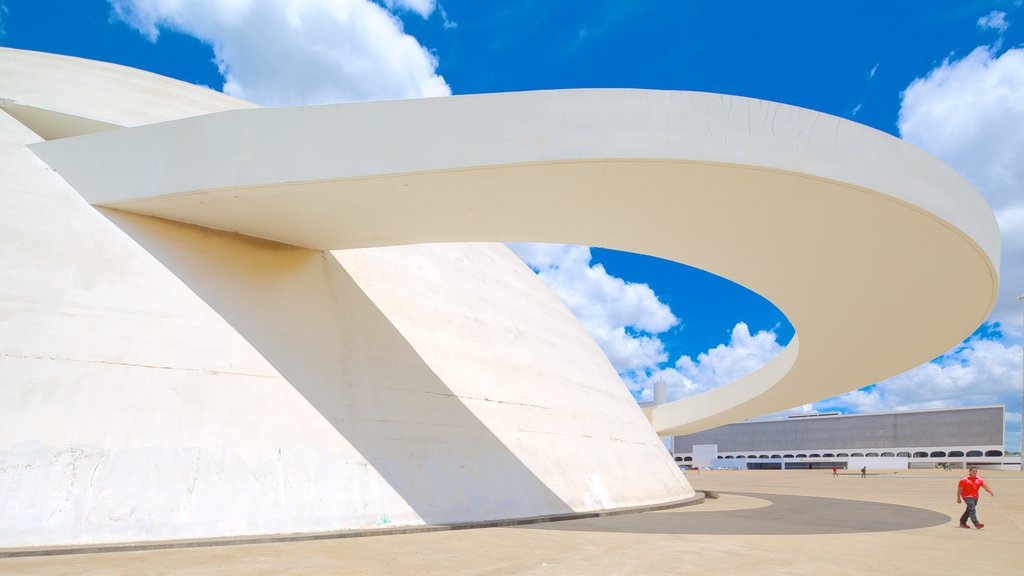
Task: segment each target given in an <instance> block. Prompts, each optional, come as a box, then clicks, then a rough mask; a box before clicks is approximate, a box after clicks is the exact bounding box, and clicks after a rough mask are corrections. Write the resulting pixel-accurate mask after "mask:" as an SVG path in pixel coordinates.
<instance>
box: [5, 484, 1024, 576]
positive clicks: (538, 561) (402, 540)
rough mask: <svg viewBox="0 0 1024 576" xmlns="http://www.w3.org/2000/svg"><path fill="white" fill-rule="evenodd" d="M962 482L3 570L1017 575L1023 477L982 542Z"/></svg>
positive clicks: (836, 487)
mask: <svg viewBox="0 0 1024 576" xmlns="http://www.w3.org/2000/svg"><path fill="white" fill-rule="evenodd" d="M962 473H963V472H962V471H939V470H903V471H899V472H889V473H877V474H873V475H870V476H869V477H868V478H864V479H861V478H860V477H859V475H844V476H840V477H839V478H832V477H831V472H830V471H827V470H825V471H817V470H814V471H786V472H779V471H747V472H739V471H701V472H700V474H699V475H698V474H697V473H695V472H690V473H689V479H690V481H691V482H692V483H693V485H694V487H695V488H697V489H698V490H714V491H717V492H719V493H720V495H721V497H720V498H719V499H717V500H710V499H709V500H707V501H706V502H705V503H704V504H701V505H699V506H689V507H684V508H678V509H674V510H665V511H659V512H647V513H643V514H633V515H622V516H611V517H604V518H593V519H585V520H572V521H565V522H557V523H548V524H538V525H533V526H521V527H511V528H484V529H474V530H460V531H451V532H435V533H422V534H404V535H395V536H379V537H367V538H349V539H341V540H321V541H308V542H292V543H278V544H257V545H241V546H224V547H213V548H191V549H176V550H154V551H146V552H126V553H108V554H81V555H71V556H49V557H33V558H7V559H0V574H2V575H5V576H6V575H8V574H10V575H14V574H18V575H26V576H27V575H50V574H96V575H114V574H132V575H144V574H197V575H229V574H275V575H276V574H285V575H295V576H299V575H307V574H416V575H431V574H439V575H440V574H444V575H450V574H526V575H534V574H679V573H684V572H691V573H712V572H718V573H729V574H753V573H757V574H793V575H803V574H807V575H811V574H813V575H820V574H824V573H837V574H852V575H858V574H871V575H872V576H877V574H878V573H879V571H884V572H885V573H892V572H896V573H900V572H903V573H907V574H938V575H942V574H960V573H962V572H963V570H964V569H966V568H967V567H970V569H971V570H972V572H975V573H988V574H1011V573H1015V571H1017V570H1018V569H1019V566H1020V557H1021V550H1020V548H1021V545H1022V544H1024V474H1022V473H1020V472H995V471H992V472H984V473H983V474H982V476H984V477H985V478H986V479H988V480H989V482H990V483H991V484H990V485H991V486H992V489H993V490H994V491H995V493H996V497H995V498H991V497H988V495H987V494H985V495H982V499H981V502H980V503H979V506H978V512H979V517H980V519H981V520H982V522H984V523H985V524H986V527H985V529H983V530H974V529H971V530H963V529H961V528H959V527H958V526H957V518H958V517H959V515H960V513H961V512H962V508H961V507H960V506H958V505H957V504H956V501H955V500H956V499H955V489H956V480H957V479H958V478H959V477H960V476H961V475H962Z"/></svg>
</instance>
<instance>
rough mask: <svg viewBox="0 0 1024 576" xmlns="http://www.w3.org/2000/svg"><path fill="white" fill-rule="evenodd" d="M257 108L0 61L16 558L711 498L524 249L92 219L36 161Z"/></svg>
mask: <svg viewBox="0 0 1024 576" xmlns="http://www.w3.org/2000/svg"><path fill="white" fill-rule="evenodd" d="M244 106H249V105H248V104H246V103H240V102H239V101H237V100H234V99H231V98H228V97H225V96H224V95H223V94H218V93H215V92H212V91H210V90H205V89H202V88H199V87H196V86H190V85H187V84H184V83H181V82H175V81H171V80H169V79H166V78H160V77H158V76H155V75H152V74H148V73H144V72H141V71H138V70H131V69H127V68H123V67H120V66H112V65H109V64H103V63H99V62H88V61H83V60H78V59H66V58H62V57H58V56H52V55H45V54H36V53H28V52H23V51H18V50H10V49H2V48H0V108H2V110H0V546H3V547H19V546H20V547H26V546H55V545H72V544H89V543H92V544H98V543H115V542H134V541H140V540H142V541H153V540H169V539H181V538H203V537H232V536H248V535H260V534H279V533H296V532H298V533H303V532H305V533H308V532H321V531H330V530H346V529H360V528H373V527H377V526H422V525H426V524H446V523H453V522H472V521H481V520H488V519H505V518H518V517H528V516H539V515H548V514H563V513H569V512H574V511H589V510H601V509H608V508H620V507H629V506H635V505H645V504H654V503H664V502H671V501H675V500H680V499H685V498H687V497H689V496H691V495H692V494H693V490H692V489H691V488H690V487H689V485H688V484H687V483H686V480H685V478H683V476H682V475H681V474H680V473H679V470H678V468H677V467H676V465H675V464H674V463H673V462H672V458H671V457H670V456H669V454H668V453H667V452H666V451H665V448H664V446H663V444H662V443H661V441H660V440H659V439H658V437H657V436H656V435H655V433H654V431H653V430H652V429H651V427H650V424H649V422H648V421H647V420H646V418H644V416H643V414H642V412H641V411H640V409H639V407H637V405H636V403H635V402H634V401H633V399H632V397H631V396H630V395H629V393H628V391H627V390H626V389H625V387H624V386H623V385H622V382H621V380H620V379H619V378H618V375H617V374H616V373H615V370H614V368H612V366H611V364H610V363H609V362H608V360H607V358H606V357H605V356H604V354H603V353H602V352H601V350H600V348H599V347H598V346H597V344H596V343H595V342H594V341H593V339H592V338H591V337H590V336H589V334H587V332H586V330H585V329H584V328H583V327H582V326H581V325H580V324H579V322H578V321H577V320H576V319H575V318H574V317H573V316H572V313H571V312H570V311H569V310H568V309H567V308H566V307H565V305H564V304H562V302H561V301H560V300H558V298H557V297H556V296H555V295H554V294H553V293H552V292H551V291H550V290H549V289H548V288H547V287H546V286H545V285H544V284H543V283H542V282H541V281H540V280H539V279H538V278H537V277H536V275H535V274H533V273H532V272H531V271H530V270H529V269H528V268H527V267H526V266H525V265H524V264H523V263H522V262H521V261H520V260H519V259H518V258H516V257H515V255H514V254H512V253H511V251H509V250H508V249H507V248H506V247H504V246H502V245H500V244H447V245H433V246H396V247H391V248H385V249H366V250H354V251H348V252H328V251H319V250H309V249H306V248H299V247H295V246H287V245H283V244H278V243H274V242H267V241H265V240H258V239H255V238H252V237H250V236H242V235H238V234H231V233H227V232H218V231H214V230H210V229H208V228H200V227H196V226H190V225H187V224H181V223H176V222H170V221H167V220H162V219H158V218H151V217H146V216H139V215H134V214H127V213H124V212H118V211H116V210H105V209H96V208H94V207H93V206H91V205H90V204H89V203H88V202H86V201H85V199H83V198H82V197H81V196H80V195H79V194H78V192H77V191H76V190H75V189H74V188H72V187H71V186H69V185H68V183H67V182H66V181H65V180H63V179H62V178H61V177H60V176H59V175H57V174H56V173H54V172H53V170H51V169H50V168H49V167H47V166H46V165H45V164H44V163H43V162H42V161H40V160H39V158H37V157H36V156H35V154H33V153H32V152H31V151H30V150H29V148H28V145H30V144H32V143H38V142H40V141H42V140H44V139H45V138H47V137H51V138H54V137H61V136H70V135H72V134H74V133H79V132H82V131H85V132H90V131H95V130H101V131H104V130H105V131H117V130H114V129H112V128H116V127H117V125H123V126H134V125H138V124H147V123H149V122H156V121H164V120H172V119H175V118H180V117H183V116H190V115H195V114H203V113H209V112H216V111H220V110H227V109H231V108H237V107H244ZM183 147H187V146H179V145H172V146H170V147H169V149H168V150H169V154H170V153H173V151H180V150H181V149H182V148H183ZM171 169H173V168H171ZM153 176H154V177H159V176H160V175H159V174H154V175H153Z"/></svg>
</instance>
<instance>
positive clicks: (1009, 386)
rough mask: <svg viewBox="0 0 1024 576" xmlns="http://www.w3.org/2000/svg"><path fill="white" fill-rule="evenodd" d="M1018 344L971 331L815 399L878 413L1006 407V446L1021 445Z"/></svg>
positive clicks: (830, 406)
mask: <svg viewBox="0 0 1024 576" xmlns="http://www.w3.org/2000/svg"><path fill="white" fill-rule="evenodd" d="M1020 387H1021V346H1020V345H1017V344H1014V345H1011V344H1008V343H1006V342H1005V341H1002V340H998V339H993V338H991V337H982V336H974V337H971V338H969V339H967V340H966V341H965V342H964V343H963V344H962V345H961V346H958V347H956V348H954V349H953V350H951V351H949V352H948V353H946V354H944V355H943V356H940V357H939V358H937V359H936V360H934V361H933V362H929V363H927V364H922V365H920V366H918V367H916V368H913V369H911V370H909V371H907V372H904V373H903V374H900V375H899V376H895V377H893V378H889V379H888V380H884V381H882V382H879V383H878V384H877V385H875V386H870V387H868V388H865V389H863V390H855V391H853V392H849V393H847V394H843V395H842V396H838V397H836V398H833V399H831V400H827V401H824V402H819V403H817V404H816V405H815V406H816V407H817V408H818V409H820V410H836V409H838V410H841V411H844V412H881V411H893V410H897V411H898V410H923V409H929V408H950V407H956V406H981V405H986V404H1003V405H1005V406H1006V411H1007V412H1006V420H1007V437H1006V441H1007V446H1008V447H1009V449H1010V450H1016V449H1017V448H1016V447H1019V446H1020V410H1021V397H1020V395H1021V388H1020Z"/></svg>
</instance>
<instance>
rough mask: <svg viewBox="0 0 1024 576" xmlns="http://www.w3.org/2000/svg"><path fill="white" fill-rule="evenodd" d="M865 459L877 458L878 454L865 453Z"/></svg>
mask: <svg viewBox="0 0 1024 576" xmlns="http://www.w3.org/2000/svg"><path fill="white" fill-rule="evenodd" d="M867 457H868V458H878V452H868V453H867Z"/></svg>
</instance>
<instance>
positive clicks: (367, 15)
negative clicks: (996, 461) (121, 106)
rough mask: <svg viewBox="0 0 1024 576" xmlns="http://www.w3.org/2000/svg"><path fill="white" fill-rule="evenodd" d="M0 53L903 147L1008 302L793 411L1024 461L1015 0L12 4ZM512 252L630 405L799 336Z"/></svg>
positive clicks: (732, 293) (631, 276) (635, 282)
mask: <svg viewBox="0 0 1024 576" xmlns="http://www.w3.org/2000/svg"><path fill="white" fill-rule="evenodd" d="M0 45H3V46H10V47H15V48H23V49H30V50H41V51H46V52H54V53H58V54H68V55H74V56H81V57H84V58H91V59H97V60H103V61H108V62H115V63H119V64H124V65H127V66H133V67H136V68H142V69H145V70H149V71H152V72H156V73H159V74H163V75H167V76H171V77H174V78H178V79H181V80H184V81H187V82H192V83H196V84H201V85H205V86H209V87H211V88H213V89H216V90H223V91H225V92H228V93H230V94H233V95H236V96H239V97H242V98H246V99H249V100H252V101H254V102H257V103H260V104H263V105H298V104H310V103H323V102H344V101H353V100H370V99H390V98H413V97H422V96H438V95H445V94H469V93H482V92H507V91H519V90H538V89H558V88H578V87H629V88H651V89H670V90H697V91H708V92H721V93H726V94H735V95H741V96H748V97H754V98H762V99H767V100H773V101H777V102H783V103H786V104H792V105H796V106H802V107H806V108H811V109H814V110H818V111H822V112H826V113H829V114H834V115H836V116H841V117H844V118H848V119H850V120H853V121H856V122H860V123H863V124H866V125H868V126H871V127H874V128H876V129H878V130H882V131H884V132H888V133H889V134H892V135H894V136H897V137H902V138H904V139H906V140H908V141H910V142H912V143H914V144H916V145H918V146H921V147H922V148H924V149H925V150H927V151H928V152H930V153H932V154H934V155H936V156H938V157H939V158H941V159H943V160H944V161H946V162H947V163H949V164H950V165H952V166H953V167H954V168H956V169H957V170H959V171H960V172H961V173H963V174H964V175H965V176H966V177H967V178H968V179H969V180H971V181H972V183H974V185H975V186H976V187H977V188H978V189H979V191H981V192H982V194H983V195H985V196H986V198H987V199H988V200H989V203H990V204H991V205H992V207H993V209H994V211H995V212H996V215H997V219H998V220H999V224H1000V228H1001V230H1002V236H1003V262H1002V266H1001V284H1002V287H1001V294H1000V298H999V303H998V304H997V306H996V309H995V311H994V312H993V314H992V316H991V317H990V319H989V321H988V322H987V323H986V324H985V325H983V326H982V327H981V328H980V329H979V330H978V331H977V332H976V333H975V334H974V335H973V336H971V337H970V338H968V339H967V340H966V341H965V342H964V343H963V344H962V345H961V346H958V347H957V348H954V349H953V350H951V351H949V352H947V353H946V354H944V355H943V356H940V357H939V358H937V359H936V360H934V361H932V362H930V363H928V364H925V365H923V366H920V367H918V368H915V369H913V370H911V371H909V372H907V373H905V374H902V375H898V376H895V377H893V378H891V379H889V380H887V381H885V382H881V383H877V384H876V385H872V386H870V387H867V388H865V389H862V390H859V391H854V392H851V393H849V394H846V395H843V396H840V397H837V398H832V399H826V400H823V401H821V402H817V403H815V404H813V405H807V406H802V407H794V409H793V411H797V412H802V411H810V410H840V411H843V412H863V411H881V410H900V409H915V408H937V407H945V406H957V405H981V404H1006V406H1007V413H1008V414H1007V446H1008V447H1009V449H1011V450H1016V449H1018V448H1019V446H1020V439H1019V438H1020V436H1019V434H1020V432H1019V431H1020V412H1021V366H1020V364H1021V347H1020V346H1021V332H1022V322H1021V314H1022V312H1024V304H1021V303H1018V302H1016V301H1015V297H1016V296H1017V295H1020V294H1024V266H1022V265H1021V264H1022V263H1024V48H1022V46H1024V6H1022V0H991V1H963V0H961V1H957V2H941V3H938V2H909V1H908V2H893V1H891V0H890V1H885V2H883V1H875V0H860V1H840V0H836V1H833V2H822V1H820V0H816V1H800V0H794V1H789V2H767V1H755V0H750V1H739V2H713V1H710V0H706V1H699V2H698V1H693V2H690V1H683V0H676V1H669V0H662V1H656V0H633V1H630V2H621V1H611V0H609V1H602V0H593V1H588V2H550V1H534V0H523V1H519V2H480V1H479V0H443V1H441V2H438V1H437V0H379V1H377V2H371V1H370V0H305V1H302V2H285V1H284V0H262V1H255V0H253V1H248V0H75V1H71V0H68V1H51V0H0ZM2 81H3V80H2V79H0V82H2ZM652 209H657V207H652ZM622 225H623V226H636V227H641V228H642V227H643V225H644V223H643V222H623V223H622ZM764 240H765V242H771V238H765V239H764ZM513 248H514V249H515V250H516V251H517V253H519V254H520V256H521V257H523V258H524V260H525V261H526V262H527V263H528V264H530V265H531V266H532V267H533V268H534V270H536V271H537V272H538V273H539V274H540V275H541V277H542V278H544V279H545V281H547V282H548V283H549V285H551V286H552V288H553V289H554V290H555V291H556V293H558V294H559V295H560V296H561V297H562V298H563V300H565V301H566V303H567V304H568V305H569V306H570V308H572V309H573V311H574V312H576V314H577V316H578V317H580V319H581V321H582V322H583V323H584V325H585V326H587V328H588V329H589V330H590V331H591V333H592V334H594V336H595V339H597V341H598V343H599V344H601V346H602V348H604V349H605V351H606V353H608V355H609V358H610V359H611V360H612V362H613V364H614V365H615V366H616V368H617V369H618V370H619V372H620V374H621V375H622V377H623V380H624V381H625V382H626V384H627V386H629V388H630V390H631V391H632V392H633V394H634V396H635V397H637V398H638V399H642V398H646V397H648V396H649V395H650V391H651V386H652V385H653V383H654V382H655V381H657V380H664V381H666V382H667V383H668V384H669V391H670V397H671V398H674V397H681V396H685V395H689V394H694V393H698V392H700V391H703V390H706V389H708V388H710V387H713V386H716V385H718V384H721V383H722V382H724V381H728V380H730V379H732V378H736V377H739V376H742V375H743V373H745V372H746V371H749V370H753V369H756V368H757V367H758V366H760V365H761V364H763V363H764V362H765V361H767V360H768V359H769V358H771V356H772V355H774V354H776V353H777V352H778V351H779V350H780V349H781V347H782V346H784V345H785V344H786V343H788V341H789V339H790V338H791V337H792V335H793V330H792V327H791V326H790V325H789V324H788V322H787V321H786V318H785V317H784V316H783V315H782V314H781V313H780V312H779V311H778V310H776V309H775V308H774V307H773V306H772V305H771V304H770V303H768V302H766V301H765V300H764V299H762V298H760V297H758V296H757V295H754V294H751V293H749V292H747V291H746V290H744V289H743V288H741V287H739V286H736V285H734V284H732V283H730V282H728V281H725V280H723V279H721V278H717V277H714V276H711V275H709V274H706V273H703V272H701V271H699V270H694V269H691V268H688V267H685V266H681V265H679V264H676V263H671V262H665V261H660V260H656V259H651V258H646V257H640V256H635V255H627V254H621V253H616V252H611V251H608V250H602V249H599V248H592V249H590V248H585V247H567V246H536V245H530V246H527V245H517V246H514V247H513ZM865 361H870V359H865Z"/></svg>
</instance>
